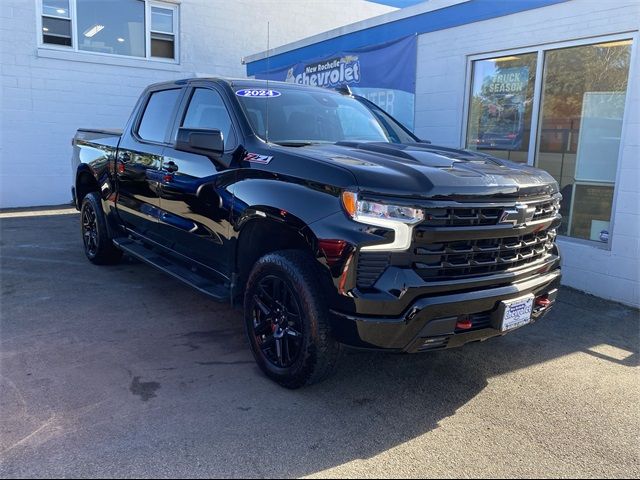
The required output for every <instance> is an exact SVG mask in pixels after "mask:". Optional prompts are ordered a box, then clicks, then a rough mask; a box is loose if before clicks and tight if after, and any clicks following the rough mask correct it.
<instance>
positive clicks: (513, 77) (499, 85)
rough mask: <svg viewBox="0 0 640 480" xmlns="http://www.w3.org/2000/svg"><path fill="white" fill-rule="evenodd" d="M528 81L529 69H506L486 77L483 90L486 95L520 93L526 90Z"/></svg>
mask: <svg viewBox="0 0 640 480" xmlns="http://www.w3.org/2000/svg"><path fill="white" fill-rule="evenodd" d="M528 81H529V69H528V68H527V67H515V68H506V69H503V70H499V71H498V72H497V73H496V74H495V75H493V76H491V77H488V79H487V81H486V83H485V90H486V93H488V94H515V93H522V92H523V91H524V89H525V88H527V82H528Z"/></svg>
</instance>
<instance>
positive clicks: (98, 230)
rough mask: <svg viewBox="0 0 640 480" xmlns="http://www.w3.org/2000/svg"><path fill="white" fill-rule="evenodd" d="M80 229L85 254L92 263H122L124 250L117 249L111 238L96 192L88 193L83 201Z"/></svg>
mask: <svg viewBox="0 0 640 480" xmlns="http://www.w3.org/2000/svg"><path fill="white" fill-rule="evenodd" d="M80 227H81V231H82V241H83V243H84V253H85V255H86V256H87V258H88V259H89V260H90V261H91V262H93V263H95V264H97V265H107V264H113V263H117V262H118V261H120V259H121V258H122V250H120V249H118V248H116V247H115V246H114V245H113V242H112V241H111V239H110V238H109V234H108V231H107V224H106V219H105V217H104V212H103V210H102V205H101V202H100V198H99V197H98V194H97V193H96V192H91V193H88V194H87V195H86V196H85V197H84V198H83V199H82V208H81V209H80Z"/></svg>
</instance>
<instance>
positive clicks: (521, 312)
mask: <svg viewBox="0 0 640 480" xmlns="http://www.w3.org/2000/svg"><path fill="white" fill-rule="evenodd" d="M502 306H503V314H502V326H501V328H500V330H502V331H503V332H508V331H509V330H513V329H515V328H519V327H522V326H523V325H526V324H528V323H529V322H531V312H532V310H533V295H528V296H526V297H522V298H518V299H517V300H510V301H506V302H502Z"/></svg>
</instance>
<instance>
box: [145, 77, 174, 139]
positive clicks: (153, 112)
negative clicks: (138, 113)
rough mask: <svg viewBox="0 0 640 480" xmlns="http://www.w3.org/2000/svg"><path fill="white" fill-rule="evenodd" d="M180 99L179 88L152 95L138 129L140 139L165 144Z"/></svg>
mask: <svg viewBox="0 0 640 480" xmlns="http://www.w3.org/2000/svg"><path fill="white" fill-rule="evenodd" d="M179 98H180V89H179V88H175V89H172V90H161V91H159V92H154V93H152V94H151V97H149V101H148V102H147V107H146V108H145V109H144V114H143V115H142V119H141V120H140V126H139V127H138V135H139V136H140V138H142V139H143V140H149V141H151V142H159V143H164V142H165V139H166V136H167V130H168V128H169V125H172V124H173V119H174V118H175V117H174V110H175V107H176V103H177V102H178V99H179Z"/></svg>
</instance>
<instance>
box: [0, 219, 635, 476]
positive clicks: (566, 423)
mask: <svg viewBox="0 0 640 480" xmlns="http://www.w3.org/2000/svg"><path fill="white" fill-rule="evenodd" d="M78 223H79V219H78V215H77V214H72V215H51V216H40V217H38V216H32V217H28V218H4V219H0V234H1V242H2V243H1V259H2V260H1V275H2V278H1V282H2V296H1V300H0V314H1V324H0V476H2V477H3V478H4V477H25V476H29V477H33V476H44V477H51V476H58V477H59V476H74V477H85V476H86V477H133V476H136V477H174V476H177V477H205V476H207V477H208V476H216V477H217V476H229V477H263V476H278V477H280V476H283V477H301V476H319V477H344V476H348V477H354V476H358V477H401V476H402V477H405V476H408V477H428V476H444V477H470V476H481V477H493V476H496V477H505V476H506V477H515V476H525V477H549V476H566V477H586V476H598V477H601V476H602V477H617V476H624V477H638V476H640V453H639V452H640V449H639V447H640V437H639V435H640V434H639V432H640V403H639V401H638V400H639V398H640V395H639V394H640V376H639V372H640V369H639V356H638V346H639V343H640V341H639V340H640V338H639V336H640V324H639V318H638V311H637V310H633V309H630V308H626V307H623V306H621V305H618V304H615V303H610V302H606V301H603V300H600V299H597V298H595V297H591V296H587V295H584V294H581V293H578V292H576V291H573V290H570V289H563V290H562V291H561V292H560V297H559V302H558V305H557V306H556V307H555V309H554V311H553V312H552V313H551V314H550V315H549V316H547V317H546V318H545V319H544V320H542V321H540V322H539V323H537V324H535V325H531V326H528V327H525V328H523V329H520V330H518V331H517V332H514V333H512V334H510V335H507V336H505V337H502V338H495V339H492V340H489V341H487V342H484V343H476V344H472V345H468V346H466V347H464V348H463V349H458V350H450V351H444V352H432V353H428V354H422V355H392V354H379V353H362V352H349V353H347V354H346V355H345V356H344V357H343V359H342V361H341V364H340V369H339V371H338V373H337V374H336V375H335V376H333V377H332V378H331V379H329V380H328V381H326V382H325V383H322V384H320V385H316V386H313V387H310V388H306V389H302V390H298V391H288V390H285V389H283V388H280V387H278V386H277V385H275V384H274V383H272V382H270V381H269V380H267V379H266V378H264V377H263V376H262V375H261V373H260V372H259V371H258V368H257V367H256V366H255V365H254V362H253V359H252V357H251V354H250V352H249V348H248V345H247V343H246V342H245V339H244V333H243V327H242V323H241V314H240V312H239V311H238V310H234V309H232V308H230V307H229V306H228V305H224V304H218V303H215V302H213V301H211V300H209V299H208V298H206V297H204V296H202V295H201V294H199V293H197V292H195V291H192V290H190V289H189V288H188V287H186V286H183V285H182V284H181V283H179V282H178V281H176V280H173V279H171V278H169V277H167V276H164V275H163V274H161V273H159V272H157V271H155V270H154V269H152V268H151V267H148V266H146V265H144V264H142V263H136V262H133V261H131V260H127V261H125V262H123V263H122V264H120V265H117V266H111V267H98V266H94V265H92V264H90V263H89V262H88V261H87V260H86V259H85V257H84V254H83V252H82V246H81V239H80V232H79V224H78Z"/></svg>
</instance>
